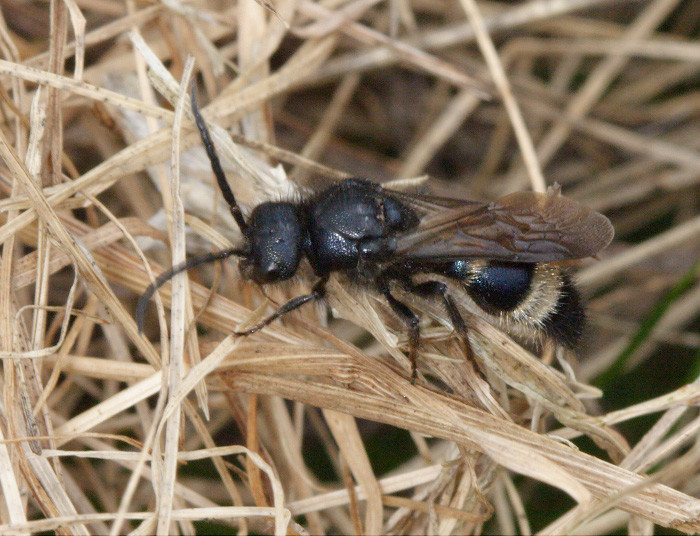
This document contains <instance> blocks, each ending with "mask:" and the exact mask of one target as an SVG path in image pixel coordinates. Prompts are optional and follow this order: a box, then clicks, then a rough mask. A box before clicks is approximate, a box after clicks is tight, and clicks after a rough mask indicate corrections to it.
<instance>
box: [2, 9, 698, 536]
mask: <svg viewBox="0 0 700 536" xmlns="http://www.w3.org/2000/svg"><path fill="white" fill-rule="evenodd" d="M2 8H3V10H2V17H3V18H2V20H0V46H1V47H2V59H0V73H1V74H2V86H1V87H2V95H1V97H2V102H1V107H2V129H0V156H1V157H2V158H1V159H0V160H1V162H2V164H0V179H1V180H0V185H2V199H0V207H1V208H0V224H1V226H0V237H1V243H2V261H1V264H0V281H1V283H0V285H1V288H2V292H0V342H1V344H2V348H1V349H0V352H2V371H3V373H2V384H1V385H2V392H3V398H2V402H1V404H0V408H1V419H0V432H1V433H2V436H3V437H2V438H1V439H2V441H0V486H1V489H2V492H1V493H0V497H1V498H2V499H1V502H2V507H1V508H0V533H2V534H28V533H32V532H38V531H56V532H57V533H60V534H73V533H76V534H98V533H100V534H102V533H104V534H106V533H112V534H119V533H122V532H127V531H133V533H135V534H150V533H153V532H156V531H157V532H158V533H161V534H165V533H183V534H195V533H205V532H207V531H208V532H212V531H229V532H236V533H238V534H244V533H246V532H250V531H253V532H256V533H275V534H288V533H289V534H296V533H299V534H304V533H313V534H319V533H353V532H355V533H363V534H378V533H382V532H384V533H391V534H419V533H435V534H472V533H475V534H478V533H483V532H486V533H514V532H519V533H522V534H527V533H532V532H540V533H543V534H564V533H566V534H606V533H613V532H615V531H619V530H620V528H621V527H624V526H626V527H627V528H628V530H629V532H630V533H634V534H652V533H653V532H654V530H655V529H658V527H659V526H662V527H672V528H674V529H676V530H677V531H681V532H686V533H692V532H698V531H700V500H699V499H698V498H697V497H698V494H699V493H700V476H698V475H699V473H700V471H699V470H698V469H699V468H700V441H699V440H698V439H699V438H700V433H698V428H699V427H700V414H699V413H698V404H699V400H700V383H699V382H698V370H700V367H698V360H699V356H700V353H699V349H700V337H699V336H698V332H697V327H698V325H699V322H700V315H699V314H698V313H699V311H700V286H699V285H698V261H697V259H698V253H699V252H700V247H699V246H698V244H700V240H698V237H699V236H700V215H699V214H698V206H699V203H698V193H699V192H700V184H699V183H700V141H699V140H700V93H699V92H698V84H697V80H698V79H697V74H698V71H699V70H700V45H699V44H698V34H699V33H700V24H699V23H698V20H700V3H698V2H683V1H678V0H647V1H643V2H639V1H634V2H632V1H616V2H610V1H598V0H587V1H578V0H564V1H559V2H554V1H550V0H531V1H528V2H520V3H515V2H506V3H498V2H493V1H490V0H484V1H483V2H480V3H478V4H477V3H475V2H474V1H473V0H461V1H459V2H423V1H421V0H415V1H413V2H406V1H403V0H395V1H391V2H377V1H375V0H350V1H347V2H312V1H308V0H299V1H296V0H278V1H276V2H270V3H267V2H254V1H253V0H240V1H239V2H238V3H235V4H233V3H229V2H213V1H212V2H204V1H198V0H197V1H193V2H180V1H177V0H175V1H169V2H162V3H146V2H144V3H138V2H124V3H120V2H113V3H110V2H102V1H99V0H65V1H64V2H61V1H58V0H51V1H50V2H48V3H41V2H37V3H26V2H20V1H16V0H11V1H7V2H4V3H3V6H2ZM49 8H50V9H49ZM195 78H198V79H199V82H198V84H199V87H200V88H201V91H200V102H202V103H208V104H207V105H206V106H202V109H203V114H204V115H205V117H206V119H207V121H208V123H209V125H210V128H211V129H212V133H213V135H214V138H215V141H216V144H217V147H218V148H219V151H220V153H221V154H222V156H223V159H224V160H225V161H226V163H227V166H228V170H227V171H228V176H229V181H230V183H231V185H232V187H233V189H234V191H235V194H236V196H237V197H238V199H239V201H240V202H241V204H242V205H243V206H244V207H247V208H249V207H251V206H253V205H255V204H256V203H259V202H260V201H262V200H266V199H275V198H283V197H289V196H298V195H303V193H304V192H307V191H308V190H309V189H310V188H312V187H313V185H314V184H317V183H318V182H319V181H320V182H323V181H329V180H335V179H338V178H342V177H346V176H353V175H362V176H366V177H370V178H373V179H376V180H385V179H394V180H396V182H395V183H394V184H395V186H396V187H413V188H415V187H416V185H423V184H427V185H428V186H430V187H431V188H433V191H436V192H437V193H443V194H444V193H448V194H449V195H451V196H453V197H465V198H466V197H472V198H482V199H495V198H496V197H498V196H500V195H503V194H505V193H508V192H511V191H514V190H522V189H527V188H530V187H531V188H534V189H539V190H542V189H544V188H545V187H546V185H547V184H552V183H554V182H558V183H559V184H561V185H562V188H563V191H564V193H565V194H566V195H568V196H571V197H573V198H575V199H578V200H579V201H581V202H583V203H586V204H588V205H590V206H592V207H593V208H595V209H596V210H599V211H601V212H604V213H605V214H606V215H608V216H609V217H610V218H611V219H612V221H613V223H614V224H615V227H616V230H617V237H618V238H617V240H616V241H615V242H614V243H613V245H612V246H611V247H610V248H609V249H608V250H607V251H605V252H603V253H602V254H601V258H600V259H598V260H591V259H588V260H586V261H583V262H581V263H578V264H577V265H576V266H574V267H572V269H573V270H576V278H577V280H578V282H579V284H580V287H581V289H582V290H583V291H584V293H585V294H586V295H587V297H588V298H589V313H590V314H589V316H590V322H589V327H588V331H587V333H586V336H585V337H584V341H583V343H582V345H581V347H580V348H579V349H578V351H577V352H576V355H574V354H573V353H570V352H566V351H564V350H562V349H559V348H554V347H553V346H552V345H550V344H546V343H545V344H532V341H528V340H524V341H519V342H515V341H514V340H513V339H511V338H510V337H509V336H508V335H506V334H504V333H503V332H501V331H500V330H498V329H496V328H495V327H494V326H492V325H491V324H489V323H488V322H486V321H485V320H484V319H483V318H482V317H480V316H479V315H478V311H471V313H470V312H468V311H467V312H465V314H466V315H467V316H466V317H467V323H468V332H469V336H468V341H463V340H460V339H459V338H458V337H457V336H456V335H455V333H454V331H453V329H452V326H451V324H450V322H449V320H448V319H447V318H445V313H444V311H442V310H441V309H440V308H439V307H436V306H435V305H434V304H432V303H430V302H418V301H417V300H414V301H412V304H413V305H414V306H415V307H416V308H419V309H420V310H421V312H422V316H423V321H424V325H423V328H422V329H423V340H422V344H421V357H420V370H421V378H420V381H418V382H417V383H416V384H411V383H410V382H409V381H407V379H406V377H407V374H408V363H407V359H406V357H405V353H404V351H405V349H406V344H407V341H406V336H405V330H403V329H402V326H401V324H400V323H399V322H398V321H397V320H396V318H394V317H393V316H392V315H391V314H390V311H389V310H388V308H387V306H386V304H385V303H384V302H383V301H382V300H381V299H379V298H378V297H377V296H374V295H373V294H372V293H368V292H366V291H358V289H355V288H353V287H352V285H349V284H348V282H347V281H345V280H343V279H342V278H341V277H338V278H333V279H332V280H331V283H330V285H329V290H330V292H329V300H328V303H327V304H325V305H324V306H321V307H316V308H313V307H307V308H306V309H302V310H300V311H299V312H297V313H294V314H292V315H289V317H287V318H285V319H284V322H275V323H274V324H272V325H271V326H270V327H269V328H267V329H265V330H264V331H263V332H261V333H258V334H255V335H254V336H251V337H248V338H236V337H234V336H233V335H232V332H233V331H234V330H236V329H238V328H241V327H243V326H245V325H253V324H254V323H255V322H256V320H259V319H260V318H262V317H264V316H265V315H267V314H269V312H270V311H271V310H272V307H273V306H274V304H279V303H280V302H282V301H283V300H285V299H286V298H288V297H289V296H294V295H299V294H301V293H303V292H305V291H308V288H309V285H310V283H312V282H313V278H312V277H311V276H310V274H308V273H305V272H304V271H302V272H301V273H300V274H299V277H298V278H296V279H295V280H294V281H293V282H292V283H290V284H287V285H282V286H279V287H266V288H265V289H260V288H258V287H256V286H254V285H251V284H246V283H245V282H242V281H241V278H240V275H239V273H238V270H237V269H236V268H235V263H227V264H224V265H222V266H216V267H213V266H210V267H202V268H200V269H197V270H194V271H193V272H191V273H190V274H188V276H187V277H184V276H183V277H179V278H176V279H174V280H173V282H172V286H171V285H166V286H164V287H163V288H162V289H161V291H160V292H159V299H158V300H157V312H156V308H155V307H153V308H152V310H151V312H150V316H149V320H148V327H147V329H146V333H145V334H140V333H139V332H138V330H137V327H136V325H135V322H134V316H133V315H134V306H135V301H136V299H137V298H138V296H139V294H140V293H142V292H143V290H144V289H145V288H146V286H147V285H148V284H149V283H150V282H151V281H152V279H153V277H154V274H157V273H158V272H159V271H160V270H162V269H163V267H167V266H170V265H172V264H174V263H176V262H179V261H181V260H183V259H184V258H186V256H188V255H192V254H196V253H198V252H199V253H201V252H203V251H209V250H211V249H213V248H222V247H226V246H229V245H230V244H232V243H236V242H237V241H238V240H240V236H239V235H237V231H236V229H235V225H234V224H233V222H232V221H230V217H229V216H228V212H227V208H226V207H225V206H224V205H223V202H222V201H221V199H220V195H219V194H218V192H217V190H216V188H215V187H214V184H213V182H212V176H211V171H210V168H209V163H208V161H207V160H206V157H205V156H204V153H203V151H202V149H201V147H199V137H198V135H197V133H196V132H195V130H194V128H193V124H192V120H191V112H190V110H189V103H188V101H187V97H186V89H187V86H188V84H189V83H190V81H191V80H192V79H195ZM424 174H429V175H430V176H431V177H432V180H430V181H428V182H427V183H424V182H423V181H422V179H421V176H422V175H424ZM186 239H187V240H186ZM409 298H410V297H406V299H409ZM328 306H330V310H332V315H330V317H328V315H327V312H328V310H329V308H328ZM467 356H471V358H467ZM638 380H639V381H638ZM595 386H598V387H595ZM638 422H641V425H640V427H638V428H632V427H631V425H632V424H634V423H638ZM397 437H398V438H400V440H401V442H399V443H396V442H395V441H396V438H397ZM392 460H393V461H392ZM380 468H381V469H380ZM552 490H558V492H562V493H563V494H564V495H566V496H568V499H562V498H561V497H559V496H558V494H557V493H552Z"/></svg>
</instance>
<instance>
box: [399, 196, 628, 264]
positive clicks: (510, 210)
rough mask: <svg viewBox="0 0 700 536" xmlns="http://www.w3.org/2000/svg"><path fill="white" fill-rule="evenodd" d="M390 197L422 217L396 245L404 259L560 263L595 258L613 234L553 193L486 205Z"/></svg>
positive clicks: (596, 217) (604, 222)
mask: <svg viewBox="0 0 700 536" xmlns="http://www.w3.org/2000/svg"><path fill="white" fill-rule="evenodd" d="M392 194H395V195H396V196H397V197H398V198H399V199H400V200H401V201H402V202H403V203H405V204H407V205H409V206H410V207H412V208H413V209H414V210H415V211H416V212H417V213H418V214H419V216H420V218H421V221H420V225H419V226H418V227H417V228H416V229H415V230H414V231H411V232H410V233H408V234H406V235H404V236H402V237H400V238H399V240H398V247H397V250H396V253H397V255H399V256H404V257H411V258H416V257H419V258H420V257H423V258H426V257H429V258H433V259H448V258H460V257H471V258H474V257H479V258H485V259H494V260H504V261H514V262H516V261H517V262H551V261H562V260H567V259H580V258H584V257H589V256H591V255H595V254H596V253H597V252H598V251H600V250H602V249H603V248H605V247H606V246H607V245H608V244H609V243H610V241H611V240H612V238H613V235H614V230H613V226H612V224H611V223H610V221H609V220H608V219H607V218H606V217H605V216H603V215H602V214H599V213H598V212H595V211H594V210H592V209H590V208H588V207H586V206H584V205H582V204H580V203H578V202H576V201H574V200H572V199H568V198H566V197H564V196H562V195H561V194H560V193H559V191H558V190H551V191H550V192H548V193H546V194H541V193H534V192H517V193H513V194H510V195H507V196H506V197H503V198H501V199H499V200H498V201H495V202H493V203H488V204H487V203H479V202H474V201H461V200H457V199H451V198H442V197H431V196H413V195H410V194H402V193H396V192H392Z"/></svg>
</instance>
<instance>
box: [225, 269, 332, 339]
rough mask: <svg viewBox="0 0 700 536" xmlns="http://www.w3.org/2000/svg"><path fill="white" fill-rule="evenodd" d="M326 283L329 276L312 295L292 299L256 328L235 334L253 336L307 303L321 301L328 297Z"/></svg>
mask: <svg viewBox="0 0 700 536" xmlns="http://www.w3.org/2000/svg"><path fill="white" fill-rule="evenodd" d="M326 283H328V276H325V277H323V278H321V279H320V280H318V281H317V282H316V283H315V284H314V286H313V288H312V289H311V293H310V294H304V295H303V296H297V297H296V298H292V299H291V300H289V301H288V302H286V303H285V304H283V305H281V306H280V307H279V308H278V309H277V310H276V311H275V312H274V313H272V314H271V315H270V316H268V317H267V318H266V319H265V320H263V321H262V322H260V323H259V324H257V325H256V326H253V327H252V328H250V329H247V330H245V331H234V334H235V335H238V336H240V337H245V336H248V335H252V334H253V333H255V332H256V331H260V330H261V329H262V328H264V327H265V326H267V325H268V324H271V323H272V322H274V321H275V320H276V319H278V318H279V317H281V316H283V315H286V314H287V313H289V312H291V311H293V310H294V309H298V308H299V307H301V306H302V305H304V304H305V303H308V302H310V301H313V300H320V299H321V298H323V297H324V296H325V295H326Z"/></svg>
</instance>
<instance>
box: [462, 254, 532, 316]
mask: <svg viewBox="0 0 700 536" xmlns="http://www.w3.org/2000/svg"><path fill="white" fill-rule="evenodd" d="M534 272H535V265H534V264H522V263H509V262H500V261H491V262H489V263H488V264H486V265H485V266H483V267H480V268H478V269H476V270H475V271H474V273H473V275H472V277H471V279H470V280H469V282H468V283H467V292H468V294H469V296H471V298H472V299H473V300H474V301H475V302H476V304H477V305H478V306H479V307H481V308H482V309H484V310H485V311H486V312H488V313H493V314H497V313H500V312H507V311H512V310H513V309H515V308H516V307H517V306H518V305H520V304H521V303H522V302H523V300H525V298H527V296H528V294H529V293H530V289H531V287H532V277H533V275H534Z"/></svg>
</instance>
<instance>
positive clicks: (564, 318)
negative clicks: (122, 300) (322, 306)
mask: <svg viewBox="0 0 700 536" xmlns="http://www.w3.org/2000/svg"><path fill="white" fill-rule="evenodd" d="M192 111H193V113H194V117H195V121H196V124H197V128H198V129H199V132H200V135H201V138H202V142H203V144H204V147H205V148H206V151H207V155H208V156H209V160H210V161H211V167H212V170H213V172H214V175H215V176H216V180H217V182H218V185H219V188H220V189H221V193H222V194H223V196H224V199H225V200H226V202H227V203H228V205H229V206H230V209H231V214H232V215H233V218H234V219H235V221H236V223H237V224H238V226H239V227H240V229H241V231H242V233H243V237H244V241H243V245H241V246H240V247H235V248H230V249H225V250H222V251H219V252H215V253H211V254H207V255H203V256H200V257H195V258H192V259H190V260H188V261H187V262H185V263H184V264H181V265H179V266H175V267H173V268H171V269H170V270H168V271H166V272H164V273H163V274H161V275H160V276H159V277H158V278H157V279H156V280H155V281H154V282H153V284H151V285H150V286H149V287H148V289H147V290H146V292H145V293H144V294H143V296H141V298H140V299H139V303H138V308H137V321H138V324H139V327H141V326H142V323H143V314H144V310H145V307H146V304H147V303H148V301H149V300H150V299H151V297H152V296H153V294H154V293H155V291H156V290H157V289H158V288H159V287H160V286H161V285H163V284H164V283H165V282H167V281H168V280H169V279H171V278H172V277H173V276H174V275H175V274H177V273H179V272H182V271H185V270H188V269H190V268H193V267H195V266H198V265H200V264H204V263H210V262H213V261H216V260H221V259H225V258H227V257H231V256H236V257H240V270H241V273H242V275H243V277H244V278H246V279H251V280H253V281H255V282H257V283H260V284H266V283H278V282H281V281H285V280H287V279H290V278H291V277H292V276H294V274H295V273H296V272H297V270H298V268H299V264H300V263H301V261H302V259H303V258H306V260H307V261H308V263H309V264H310V265H311V268H312V269H313V271H314V273H315V275H316V276H317V277H318V278H319V279H318V281H317V282H316V283H315V284H314V285H313V288H312V291H311V293H310V294H306V295H303V296H298V297H296V298H292V299H291V300H289V301H288V302H287V303H285V304H284V305H282V306H281V307H279V308H278V309H277V310H276V311H275V312H274V313H273V314H272V315H270V316H269V317H267V318H266V319H265V320H264V321H262V322H261V323H260V324H258V325H257V326H255V327H253V328H251V329H249V330H247V331H243V332H238V333H237V335H250V334H251V333H254V332H256V331H258V330H260V329H262V328H263V327H265V326H266V325H268V324H269V323H271V322H272V321H273V320H275V319H276V318H279V317H280V316H282V315H285V314H287V313H288V312H290V311H293V310H294V309H296V308H298V307H301V306H302V305H304V304H305V303H307V302H310V301H314V300H318V299H321V298H323V296H324V295H325V292H326V283H327V282H328V278H329V277H330V275H331V274H332V273H333V272H342V273H343V274H345V275H347V276H348V277H349V278H350V279H351V280H353V281H354V282H356V283H360V284H361V285H364V286H365V287H368V288H371V289H374V290H375V291H377V292H379V293H380V294H382V295H383V296H384V298H385V299H386V301H387V303H388V304H389V306H390V307H391V309H392V310H393V311H394V313H395V314H396V315H397V316H398V317H399V318H400V319H401V320H402V321H403V322H404V323H405V324H406V326H407V328H408V341H409V353H408V355H409V358H410V361H411V366H412V376H411V377H412V379H415V378H416V354H417V349H418V344H419V341H420V331H419V318H418V316H417V315H416V313H415V312H414V311H413V310H411V308H410V307H409V306H407V305H406V304H405V303H403V302H402V301H400V300H399V299H397V298H396V297H395V296H394V294H393V293H392V286H393V285H398V286H399V287H401V288H403V289H404V291H406V292H409V293H414V294H416V295H419V296H421V297H423V298H433V299H435V300H438V301H440V302H442V304H443V305H444V307H445V309H446V311H447V313H448V315H449V317H450V319H451V321H452V324H453V326H454V327H455V329H456V330H457V331H458V332H459V333H460V334H461V335H465V333H466V326H465V322H464V320H463V318H462V316H461V314H460V312H459V309H458V307H457V304H456V302H455V300H454V298H453V297H452V296H451V295H450V292H449V288H448V285H446V284H445V283H444V282H442V281H439V280H438V279H443V280H445V279H446V280H453V281H455V282H457V283H459V284H461V285H462V286H463V288H464V289H465V290H466V292H467V294H468V295H469V296H470V297H471V299H472V300H473V301H474V302H475V303H476V305H477V306H478V307H480V308H481V309H482V310H483V311H484V312H485V313H486V315H487V316H491V317H492V319H493V320H494V321H496V322H497V323H500V324H501V325H505V326H508V327H515V328H520V330H521V331H522V329H523V328H526V329H529V330H530V331H534V332H536V333H540V334H544V335H546V336H550V337H552V338H554V339H555V340H557V341H559V342H561V343H563V344H565V345H567V346H573V344H574V343H575V342H576V341H577V339H578V337H579V336H580V333H581V329H582V326H583V322H584V312H583V305H582V303H581V299H580V297H579V295H578V293H577V291H576V289H575V287H574V285H573V283H572V281H571V279H570V278H569V277H568V276H567V275H566V273H565V272H563V271H562V270H561V269H559V268H558V267H557V266H555V265H554V264H551V263H553V262H556V261H565V260H569V259H580V258H584V257H588V256H591V255H594V254H595V253H597V252H598V251H600V250H601V249H603V248H604V247H606V246H607V245H608V244H609V243H610V241H611V240H612V237H613V227H612V225H611V223H610V221H609V220H608V219H607V218H606V217H605V216H603V215H601V214H599V213H597V212H595V211H593V210H591V209H589V208H587V207H585V206H583V205H581V204H579V203H577V202H575V201H573V200H571V199H567V198H566V197H563V196H561V195H560V194H559V192H557V191H554V192H550V193H548V194H539V193H527V192H520V193H514V194H511V195H508V196H506V197H504V198H502V199H499V200H498V201H495V202H493V203H480V202H475V201H465V200H462V199H452V198H445V197H432V196H424V195H413V194H406V193H400V192H396V191H391V190H388V189H385V188H382V187H381V186H380V185H378V184H375V183H373V182H371V181H368V180H364V179H345V180H342V181H340V182H337V183H335V184H333V185H332V186H330V187H328V188H326V189H324V190H323V191H321V192H319V193H318V194H316V195H315V196H313V197H311V198H309V199H307V200H304V201H300V202H292V201H270V202H266V203H262V204H260V205H258V206H256V207H255V208H254V209H253V210H252V212H251V214H250V216H249V217H248V219H247V220H246V218H244V216H243V213H242V211H241V208H240V207H239V206H238V203H237V202H236V199H235V197H234V196H233V192H232V191H231V188H230V187H229V185H228V183H227V182H226V178H225V177H224V172H223V170H222V168H221V164H220V162H219V158H218V156H217V154H216V150H215V149H214V145H213V143H212V140H211V137H210V135H209V131H208V129H207V127H206V125H205V123H204V120H203V119H202V116H201V114H200V113H199V110H198V107H197V102H196V98H195V92H194V88H193V90H192ZM431 276H433V277H435V278H436V279H431ZM417 279H420V282H417V281H416V280H417Z"/></svg>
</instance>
